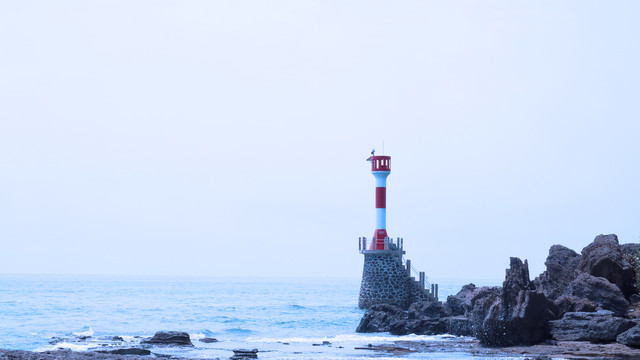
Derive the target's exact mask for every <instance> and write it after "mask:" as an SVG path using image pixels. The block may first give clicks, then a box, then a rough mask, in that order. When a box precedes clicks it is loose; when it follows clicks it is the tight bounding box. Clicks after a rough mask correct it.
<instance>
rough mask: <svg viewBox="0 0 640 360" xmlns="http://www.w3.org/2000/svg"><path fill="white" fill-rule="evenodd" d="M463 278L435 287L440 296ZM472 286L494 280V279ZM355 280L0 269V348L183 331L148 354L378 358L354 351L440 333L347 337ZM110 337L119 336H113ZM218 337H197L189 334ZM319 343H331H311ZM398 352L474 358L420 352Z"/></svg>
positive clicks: (101, 342)
mask: <svg viewBox="0 0 640 360" xmlns="http://www.w3.org/2000/svg"><path fill="white" fill-rule="evenodd" d="M464 283H466V282H460V281H457V282H456V281H451V282H448V283H444V284H440V297H441V299H443V298H446V296H447V295H450V294H454V293H456V292H457V291H458V290H459V289H460V287H461V286H462V285H463V284H464ZM476 284H477V285H497V284H498V282H488V283H486V284H485V283H483V282H482V281H480V282H476ZM359 286H360V281H359V279H238V278H197V277H175V278H167V277H113V276H56V275H0V348H4V349H19V350H35V351H44V350H53V349H58V348H68V349H71V350H76V351H86V350H104V349H107V350H108V349H112V348H120V347H135V346H138V345H139V344H140V341H141V340H142V339H143V338H145V337H148V336H152V335H153V334H154V333H155V332H156V331H159V330H178V331H186V332H188V333H189V334H190V336H191V338H192V341H193V343H194V345H195V346H194V347H188V348H184V347H158V348H152V349H151V350H152V351H153V352H154V353H160V354H168V355H175V356H181V357H200V358H220V359H228V358H229V357H230V356H232V355H233V353H232V351H231V350H233V349H237V348H245V349H253V348H257V349H259V350H260V353H259V358H260V359H353V358H359V359H364V358H375V359H384V358H385V357H386V356H385V355H384V354H372V352H371V351H368V350H359V349H355V348H356V347H366V346H367V345H368V344H374V345H378V344H392V343H393V342H394V341H397V340H429V341H438V342H441V343H442V344H443V346H446V343H447V342H448V341H451V337H450V336H435V337H434V336H418V335H409V336H393V335H389V334H384V333H382V334H357V333H356V332H355V328H356V327H357V326H358V323H359V321H360V318H361V317H362V315H363V314H364V311H363V310H360V309H358V307H357V301H358V291H359ZM114 337H119V338H114ZM204 337H213V338H216V339H218V340H219V341H218V342H216V343H208V344H205V343H203V342H200V341H199V339H202V338H204ZM323 341H328V342H330V343H331V345H320V346H318V344H322V342H323ZM402 357H406V358H430V359H432V358H450V359H454V358H455V359H471V358H474V359H482V358H481V357H478V356H472V355H470V354H464V353H455V352H446V353H436V354H434V353H421V354H410V355H404V356H402Z"/></svg>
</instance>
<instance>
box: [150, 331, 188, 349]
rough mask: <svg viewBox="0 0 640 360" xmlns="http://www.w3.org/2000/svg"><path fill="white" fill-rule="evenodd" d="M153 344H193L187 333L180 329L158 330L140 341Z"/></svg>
mask: <svg viewBox="0 0 640 360" xmlns="http://www.w3.org/2000/svg"><path fill="white" fill-rule="evenodd" d="M142 343H143V344H154V345H178V346H193V344H192V343H191V338H190V337H189V334H187V333H186V332H181V331H158V332H156V333H155V335H153V337H152V338H150V339H148V340H145V341H143V342H142Z"/></svg>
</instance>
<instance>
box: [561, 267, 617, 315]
mask: <svg viewBox="0 0 640 360" xmlns="http://www.w3.org/2000/svg"><path fill="white" fill-rule="evenodd" d="M564 294H565V295H567V296H574V297H576V298H579V299H586V300H587V301H590V302H592V303H594V304H595V305H596V306H597V307H599V308H602V309H604V310H611V311H613V313H614V314H616V315H617V316H623V315H624V314H625V313H626V312H627V308H628V307H629V302H628V301H627V300H626V299H625V297H624V295H623V294H622V291H620V289H619V288H618V287H617V286H616V285H614V284H612V283H610V282H609V281H607V279H605V278H602V277H595V276H592V275H589V274H586V273H581V274H579V275H578V276H577V277H576V278H575V279H574V280H573V281H572V282H571V283H570V284H569V286H567V289H566V290H565V292H564Z"/></svg>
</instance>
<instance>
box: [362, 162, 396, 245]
mask: <svg viewBox="0 0 640 360" xmlns="http://www.w3.org/2000/svg"><path fill="white" fill-rule="evenodd" d="M371 154H372V156H371V157H370V158H368V159H367V161H371V173H372V174H373V176H374V177H375V178H376V231H375V232H374V234H373V241H372V242H371V248H370V250H384V240H385V238H387V237H388V235H387V176H389V174H390V173H391V156H375V150H374V151H372V152H371Z"/></svg>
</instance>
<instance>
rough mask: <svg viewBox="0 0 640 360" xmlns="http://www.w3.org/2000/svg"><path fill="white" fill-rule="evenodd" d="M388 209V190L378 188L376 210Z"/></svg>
mask: <svg viewBox="0 0 640 360" xmlns="http://www.w3.org/2000/svg"><path fill="white" fill-rule="evenodd" d="M386 207H387V188H384V187H377V188H376V209H384V208H386Z"/></svg>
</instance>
